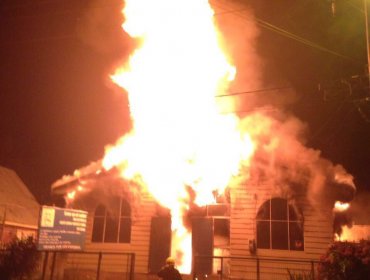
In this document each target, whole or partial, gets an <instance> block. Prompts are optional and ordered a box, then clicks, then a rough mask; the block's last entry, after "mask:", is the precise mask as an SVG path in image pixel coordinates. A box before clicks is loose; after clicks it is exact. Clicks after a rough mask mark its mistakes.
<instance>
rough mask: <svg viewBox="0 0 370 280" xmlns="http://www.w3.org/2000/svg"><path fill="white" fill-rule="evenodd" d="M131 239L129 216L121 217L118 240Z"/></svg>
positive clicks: (125, 240) (126, 241)
mask: <svg viewBox="0 0 370 280" xmlns="http://www.w3.org/2000/svg"><path fill="white" fill-rule="evenodd" d="M130 241H131V218H121V225H120V229H119V242H120V243H130Z"/></svg>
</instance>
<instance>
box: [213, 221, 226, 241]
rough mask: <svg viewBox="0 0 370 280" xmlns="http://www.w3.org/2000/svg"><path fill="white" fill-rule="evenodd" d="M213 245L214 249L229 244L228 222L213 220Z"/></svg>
mask: <svg viewBox="0 0 370 280" xmlns="http://www.w3.org/2000/svg"><path fill="white" fill-rule="evenodd" d="M213 238H214V240H213V243H214V247H218V246H227V245H229V244H230V220H229V219H214V220H213Z"/></svg>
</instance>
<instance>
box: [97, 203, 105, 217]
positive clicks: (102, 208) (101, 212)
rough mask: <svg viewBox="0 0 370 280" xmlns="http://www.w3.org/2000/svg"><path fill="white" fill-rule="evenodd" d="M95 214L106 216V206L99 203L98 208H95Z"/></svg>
mask: <svg viewBox="0 0 370 280" xmlns="http://www.w3.org/2000/svg"><path fill="white" fill-rule="evenodd" d="M95 216H101V217H104V216H105V206H103V205H98V207H96V210H95Z"/></svg>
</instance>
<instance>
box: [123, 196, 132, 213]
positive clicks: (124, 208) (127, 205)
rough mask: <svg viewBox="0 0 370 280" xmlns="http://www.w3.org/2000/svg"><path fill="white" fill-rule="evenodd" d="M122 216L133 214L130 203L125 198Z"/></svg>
mask: <svg viewBox="0 0 370 280" xmlns="http://www.w3.org/2000/svg"><path fill="white" fill-rule="evenodd" d="M121 216H126V217H129V216H131V207H130V204H129V203H128V202H127V201H126V200H125V199H122V206H121Z"/></svg>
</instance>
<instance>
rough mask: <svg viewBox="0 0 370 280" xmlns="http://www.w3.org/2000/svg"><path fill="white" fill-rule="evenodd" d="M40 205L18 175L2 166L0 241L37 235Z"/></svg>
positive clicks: (0, 178) (0, 170)
mask: <svg viewBox="0 0 370 280" xmlns="http://www.w3.org/2000/svg"><path fill="white" fill-rule="evenodd" d="M39 209H40V205H39V203H38V202H37V201H36V199H35V197H34V196H33V195H32V194H31V192H30V191H29V190H28V188H27V187H26V185H25V184H24V183H23V182H22V180H21V179H20V178H19V177H18V175H17V174H16V173H15V172H14V171H13V170H10V169H8V168H5V167H2V166H0V242H1V243H7V242H9V241H11V240H12V239H14V238H16V237H17V238H20V239H21V238H26V237H28V236H33V237H36V235H37V225H38V218H39Z"/></svg>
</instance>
